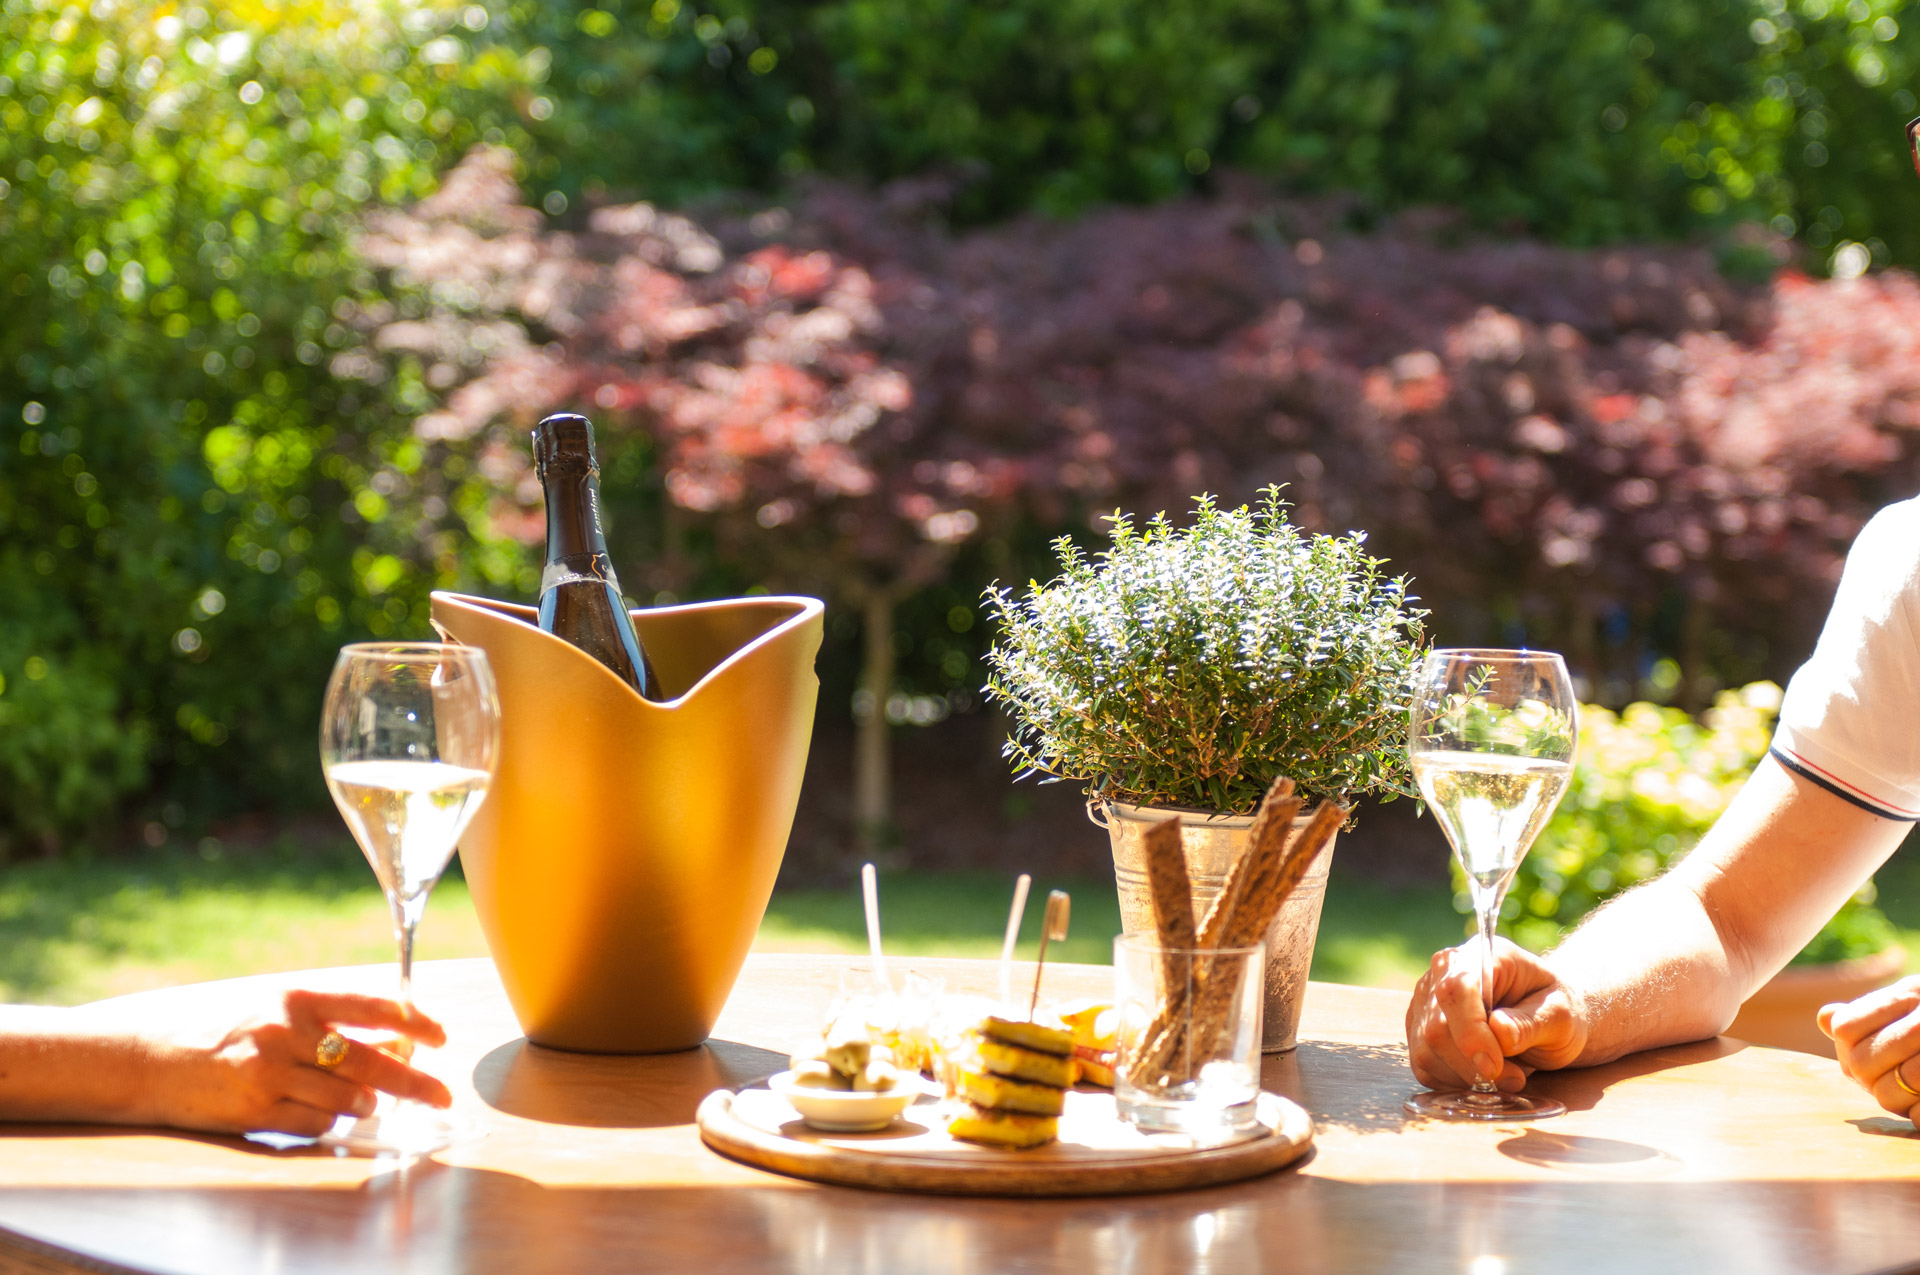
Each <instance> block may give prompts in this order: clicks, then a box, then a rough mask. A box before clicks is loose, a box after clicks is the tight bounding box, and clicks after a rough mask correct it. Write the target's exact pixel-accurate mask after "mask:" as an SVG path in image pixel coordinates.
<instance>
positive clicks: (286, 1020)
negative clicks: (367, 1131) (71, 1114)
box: [134, 990, 453, 1137]
mask: <svg viewBox="0 0 1920 1275" xmlns="http://www.w3.org/2000/svg"><path fill="white" fill-rule="evenodd" d="M338 1027H358V1028H373V1029H376V1030H379V1031H390V1032H394V1033H397V1034H398V1035H399V1037H400V1038H401V1039H400V1041H399V1044H400V1045H401V1046H403V1047H404V1051H405V1052H407V1053H411V1044H412V1042H415V1041H417V1042H419V1043H420V1044H423V1045H427V1046H435V1045H441V1044H445V1043H446V1038H447V1036H446V1032H445V1031H444V1030H442V1028H441V1026H440V1024H439V1023H437V1022H435V1021H434V1020H432V1019H431V1018H428V1017H426V1016H425V1015H424V1014H421V1013H420V1012H419V1011H418V1010H415V1011H413V1012H412V1013H408V1012H406V1010H404V1009H403V1008H402V1006H401V1005H400V1004H399V1002H397V1001H391V1000H387V999H385V998H383V997H378V996H354V995H348V994H345V993H333V992H310V991H298V990H296V991H291V992H288V993H287V994H286V995H285V996H284V997H282V999H281V1003H280V1006H279V1010H278V1012H277V1013H273V1014H268V1015H262V1016H260V1017H257V1018H254V1019H251V1020H249V1021H246V1022H242V1023H240V1024H238V1025H237V1026H232V1027H225V1028H219V1027H216V1028H214V1029H212V1030H210V1031H207V1032H202V1033H191V1032H187V1033H169V1034H167V1035H165V1036H159V1037H146V1038H143V1039H144V1040H145V1043H146V1045H147V1049H146V1057H145V1058H144V1059H142V1060H136V1065H139V1064H140V1063H144V1069H143V1071H142V1072H141V1073H140V1074H138V1075H137V1076H136V1077H135V1084H134V1091H135V1092H136V1093H137V1094H138V1095H139V1099H138V1100H137V1102H136V1114H135V1116H134V1119H136V1120H137V1121H140V1122H150V1123H156V1124H166V1125H173V1126H177V1127H179V1128H183V1129H199V1130H205V1131H207V1132H212V1133H248V1132H253V1131H256V1130H272V1131H274V1132H277V1133H290V1134H297V1135H300V1136H302V1137H316V1136H318V1135H320V1134H322V1133H325V1132H326V1131H327V1130H328V1129H329V1128H331V1127H332V1125H333V1122H334V1120H335V1118H336V1117H338V1116H341V1115H353V1116H366V1115H371V1114H372V1113H373V1107H374V1091H375V1090H376V1089H377V1090H383V1091H385V1092H387V1093H390V1094H394V1095H396V1096H397V1097H401V1098H413V1099H417V1100H419V1101H421V1102H425V1103H428V1104H430V1105H432V1106H436V1107H445V1106H448V1105H449V1104H451V1103H452V1101H453V1097H452V1095H451V1094H449V1093H448V1092H447V1087H446V1086H445V1085H443V1084H441V1083H440V1082H439V1081H438V1080H435V1079H434V1078H433V1077H432V1076H429V1075H427V1074H426V1073H425V1072H422V1071H416V1070H415V1069H414V1068H412V1067H409V1066H408V1065H407V1064H406V1063H404V1062H402V1061H401V1060H400V1059H399V1058H397V1057H395V1056H394V1053H389V1052H387V1051H386V1050H382V1049H378V1048H375V1047H374V1046H372V1045H369V1044H366V1043H364V1042H362V1041H357V1040H353V1041H349V1043H348V1045H347V1051H346V1054H345V1055H344V1056H343V1057H342V1058H341V1059H340V1061H339V1063H338V1064H337V1065H336V1066H334V1067H332V1068H324V1067H322V1066H320V1065H319V1062H318V1060H317V1059H318V1050H319V1047H320V1041H321V1038H322V1037H324V1036H325V1035H326V1034H327V1033H328V1032H329V1031H332V1030H334V1029H335V1028H338ZM395 1052H401V1051H399V1050H396V1051H395Z"/></svg>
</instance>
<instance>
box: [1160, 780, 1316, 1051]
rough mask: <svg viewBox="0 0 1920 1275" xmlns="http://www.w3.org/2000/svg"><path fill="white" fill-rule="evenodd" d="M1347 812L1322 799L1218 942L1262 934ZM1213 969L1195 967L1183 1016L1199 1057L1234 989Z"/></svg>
mask: <svg viewBox="0 0 1920 1275" xmlns="http://www.w3.org/2000/svg"><path fill="white" fill-rule="evenodd" d="M1347 813H1348V811H1347V807H1345V806H1341V805H1338V804H1336V803H1334V802H1331V801H1323V802H1321V803H1320V805H1319V807H1318V808H1317V809H1315V811H1314V812H1313V818H1312V819H1311V820H1310V821H1309V822H1308V823H1307V826H1306V827H1305V828H1304V829H1302V830H1301V832H1300V834H1299V835H1298V836H1295V837H1294V838H1292V840H1291V842H1290V843H1289V844H1288V845H1287V847H1286V849H1285V852H1284V854H1283V855H1282V857H1281V860H1280V862H1279V864H1278V865H1277V866H1276V870H1275V871H1274V872H1272V873H1271V874H1270V875H1268V876H1266V877H1265V878H1264V879H1263V880H1262V881H1260V882H1259V883H1258V884H1257V885H1256V886H1255V888H1254V889H1253V890H1251V891H1250V892H1249V893H1248V895H1247V897H1246V899H1245V900H1244V901H1243V903H1242V905H1241V907H1240V908H1238V909H1237V910H1236V911H1235V914H1234V916H1233V917H1232V919H1231V920H1230V921H1229V922H1228V925H1227V933H1226V940H1227V941H1226V942H1225V943H1223V944H1222V946H1226V947H1249V946H1251V945H1253V944H1254V943H1257V942H1259V941H1260V940H1261V939H1263V938H1265V937H1266V934H1267V930H1268V928H1269V927H1271V926H1272V925H1273V920H1274V918H1275V917H1277V916H1278V915H1280V907H1281V905H1282V904H1283V903H1285V902H1286V901H1287V896H1288V895H1290V894H1292V893H1293V891H1294V888H1295V887H1296V886H1298V885H1299V884H1300V879H1301V878H1302V877H1304V876H1306V874H1307V869H1308V868H1309V867H1311V866H1313V861H1314V859H1316V858H1317V857H1318V856H1319V854H1320V851H1321V849H1322V848H1324V847H1325V846H1326V844H1327V841H1328V839H1329V838H1330V837H1332V836H1333V834H1334V832H1335V831H1336V830H1337V829H1338V828H1339V827H1340V825H1341V824H1343V823H1345V822H1346V819H1347ZM1213 972H1214V971H1211V970H1201V971H1196V977H1195V979H1194V983H1195V986H1194V990H1193V996H1192V998H1191V1003H1190V1007H1189V1010H1188V1014H1187V1020H1186V1022H1187V1030H1188V1032H1189V1034H1190V1037H1191V1039H1192V1041H1193V1044H1194V1048H1193V1052H1194V1053H1198V1054H1199V1055H1200V1056H1201V1057H1206V1056H1208V1055H1210V1054H1211V1053H1212V1051H1213V1047H1214V1045H1215V1043H1216V1042H1217V1041H1218V1040H1219V1038H1220V1034H1221V1033H1222V1032H1224V1031H1225V1030H1226V1028H1227V1023H1228V1020H1229V1017H1230V1010H1231V1009H1232V1003H1233V995H1234V992H1235V991H1236V990H1237V987H1236V985H1235V980H1233V979H1230V978H1227V977H1224V975H1225V974H1226V972H1227V971H1226V970H1225V969H1221V970H1219V971H1218V972H1219V973H1220V974H1221V975H1222V977H1218V978H1215V977H1212V976H1211V975H1212V974H1213ZM1172 1044H1173V1048H1172V1049H1171V1050H1170V1056H1172V1055H1174V1054H1177V1053H1178V1052H1179V1050H1180V1046H1181V1042H1177V1041H1176V1042H1172Z"/></svg>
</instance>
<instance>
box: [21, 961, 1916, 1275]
mask: <svg viewBox="0 0 1920 1275" xmlns="http://www.w3.org/2000/svg"><path fill="white" fill-rule="evenodd" d="M855 964H856V962H854V961H852V960H851V959H849V958H845V957H820V956H755V957H752V958H751V959H750V961H749V963H748V965H747V968H746V972H745V973H744V974H743V975H742V977H741V979H740V983H739V986H738V987H737V988H736V989H735V991H734V994H733V998H732V999H731V1001H730V1002H729V1003H728V1006H727V1011H726V1014H725V1015H724V1016H723V1017H722V1018H721V1020H720V1024H719V1026H718V1028H717V1029H716V1030H715V1032H714V1038H713V1040H712V1041H710V1042H709V1043H708V1044H707V1045H705V1046H703V1047H702V1048H700V1049H697V1050H693V1051H691V1052H688V1053H683V1054H674V1055H665V1056H658V1057H642V1058H620V1057H600V1056H588V1055H577V1054H563V1053H555V1052H551V1051H548V1050H543V1049H540V1048H538V1047H535V1046H531V1045H529V1044H528V1043H527V1042H526V1041H525V1040H524V1039H523V1038H522V1037H521V1035H520V1031H519V1028H518V1027H517V1026H516V1025H515V1023H514V1021H513V1017H512V1015H511V1013H510V1012H509V1010H508V1008H507V1005H506V1001H505V999H504V997H503V996H502V994H501V991H500V985H499V982H498V980H497V979H496V978H495V976H494V972H493V967H492V966H491V964H489V963H488V962H486V961H445V962H434V963H430V964H427V965H423V966H422V967H421V969H420V971H419V974H418V986H419V997H420V1001H421V1003H422V1005H423V1006H425V1007H426V1008H428V1009H429V1010H430V1011H432V1012H434V1013H436V1014H438V1015H440V1016H441V1017H442V1018H443V1019H444V1021H446V1023H447V1024H448V1027H449V1029H450V1032H451V1034H452V1037H453V1039H452V1043H451V1044H449V1046H448V1047H447V1049H445V1050H444V1051H441V1053H440V1054H439V1056H438V1058H437V1059H436V1060H434V1061H433V1062H430V1063H429V1064H428V1065H429V1066H431V1067H432V1069H433V1070H435V1071H436V1072H438V1074H440V1075H441V1076H442V1077H444V1078H445V1079H447V1080H448V1081H449V1083H450V1084H452V1086H453V1088H454V1091H455V1094H456V1101H457V1103H458V1104H459V1106H460V1107H461V1108H462V1109H463V1110H464V1111H465V1112H466V1113H467V1114H469V1115H471V1116H472V1117H473V1118H474V1119H475V1120H477V1121H479V1122H480V1123H481V1124H483V1125H484V1126H485V1127H486V1129H487V1131H488V1133H487V1136H486V1137H485V1138H483V1139H481V1140H479V1141H477V1142H473V1143H470V1144H467V1145H464V1146H461V1147H459V1148H456V1149H455V1150H453V1151H450V1152H446V1153H443V1154H441V1155H439V1156H436V1157H434V1158H433V1159H431V1160H428V1161H423V1162H416V1163H414V1164H413V1165H411V1166H409V1167H405V1168H396V1167H394V1165H393V1164H392V1163H391V1162H385V1161H370V1160H354V1159H337V1158H334V1157H332V1156H330V1155H325V1154H321V1153H318V1152H317V1151H315V1150H313V1149H311V1148H296V1149H290V1150H274V1149H271V1148H269V1147H266V1146H263V1145H260V1144H258V1143H255V1142H251V1141H247V1140H243V1139H235V1138H216V1137H198V1136H192V1135H185V1134H173V1133H165V1132H152V1131H144V1130H116V1129H105V1128H79V1127H71V1126H66V1127H55V1126H13V1127H11V1128H7V1129H5V1130H4V1131H0V1272H14V1271H33V1272H48V1271H65V1270H86V1271H99V1270H115V1271H118V1270H133V1271H167V1272H174V1271H193V1272H227V1271H232V1272H257V1271H274V1272H312V1273H314V1275H341V1273H342V1272H354V1273H356V1275H359V1273H364V1272H384V1271H394V1272H400V1271H502V1272H519V1271H527V1272H550V1271H622V1270H662V1271H692V1272H711V1273H714V1275H718V1273H719V1272H736V1271H744V1272H754V1271H776V1272H807V1273H813V1272H818V1273H819V1275H869V1273H871V1275H893V1273H895V1272H917V1271H955V1272H958V1271H982V1272H1003V1271H1004V1272H1040V1271H1061V1272H1073V1273H1074V1275H1088V1273H1090V1272H1102V1273H1104V1272H1108V1271H1158V1270H1175V1271H1222V1272H1226V1271H1234V1272H1237V1271H1252V1270H1258V1269H1281V1268H1283V1269H1287V1270H1298V1271H1339V1272H1349V1271H1376V1270H1378V1271H1388V1270H1391V1271H1402V1270H1407V1271H1429V1270H1431V1271H1459V1272H1466V1273H1469V1275H1505V1273H1506V1272H1521V1271H1527V1272H1534V1271H1580V1272H1596V1271H1632V1272H1636V1273H1638V1272H1645V1271H1688V1272H1696V1271H1730V1272H1732V1271H1737V1272H1743V1273H1744V1275H1756V1273H1762V1272H1776V1271H1808V1272H1814V1271H1818V1272H1852V1271H1860V1272H1865V1271H1887V1270H1909V1269H1912V1270H1920V1139H1917V1138H1916V1135H1915V1132H1914V1129H1913V1127H1912V1126H1911V1125H1910V1124H1909V1123H1908V1122H1907V1121H1905V1120H1896V1119H1893V1118H1891V1117H1888V1116H1886V1115H1885V1114H1884V1113H1882V1112H1880V1111H1879V1110H1877V1109H1876V1108H1875V1106H1874V1105H1873V1103H1872V1102H1871V1101H1870V1100H1868V1098H1867V1097H1866V1095H1865V1094H1863V1093H1861V1092H1860V1091H1858V1090H1857V1089H1855V1088H1854V1087H1853V1086H1852V1085H1850V1084H1849V1083H1848V1082H1847V1081H1845V1080H1844V1079H1842V1077H1841V1076H1840V1073H1839V1071H1838V1069H1837V1067H1836V1066H1835V1064H1834V1063H1833V1062H1831V1061H1829V1060H1825V1059H1820V1058H1815V1057H1813V1056H1811V1055H1803V1054H1792V1053H1784V1052H1781V1051H1777V1050H1771V1049H1761V1048H1757V1047H1752V1046H1747V1045H1743V1044H1741V1043H1740V1042H1737V1041H1732V1040H1727V1039H1720V1040H1714V1041H1707V1042H1702V1043H1700V1044H1695V1045H1688V1046H1684V1047H1681V1048H1676V1049H1667V1050H1659V1051H1655V1052H1652V1053H1648V1054H1642V1055H1638V1056H1635V1057H1632V1058H1628V1059H1624V1060H1622V1061H1620V1062H1618V1063H1614V1064H1612V1065H1609V1066H1606V1067H1598V1068H1593V1069H1591V1070H1587V1071H1580V1072H1570V1073H1564V1074H1561V1075H1555V1076H1548V1077H1542V1078H1540V1079H1538V1080H1537V1081H1536V1082H1535V1083H1536V1085H1537V1087H1538V1088H1539V1089H1540V1090H1542V1091H1544V1092H1547V1093H1551V1094H1553V1095H1554V1096H1556V1097H1558V1098H1560V1099H1561V1100H1562V1101H1564V1102H1565V1103H1566V1104H1567V1105H1568V1107H1570V1108H1571V1111H1570V1113H1569V1114H1568V1115H1566V1116H1565V1117H1562V1118H1561V1119H1558V1120H1553V1121H1548V1122H1545V1123H1542V1124H1539V1125H1534V1126H1525V1125H1490V1126H1488V1125H1463V1124H1442V1123H1432V1122H1425V1121H1419V1120H1415V1119H1413V1118H1410V1117H1408V1116H1406V1115H1405V1114H1403V1112H1402V1110H1401V1105H1400V1104H1401V1101H1402V1099H1403V1098H1404V1097H1405V1096H1406V1094H1407V1093H1408V1092H1409V1090H1410V1088H1411V1087H1412V1079H1411V1076H1410V1074H1409V1073H1408V1071H1407V1067H1406V1059H1405V1052H1404V1049H1403V1047H1402V1044H1401V1028H1400V1018H1401V1015H1402V1013H1403V1011H1404V1007H1405V999H1406V998H1405V996H1404V994H1402V993H1396V992H1385V991H1378V990H1371V989H1365V988H1352V987H1338V986H1332V985H1325V984H1315V985H1314V986H1313V988H1312V990H1311V992H1310V993H1309V995H1308V998H1307V1002H1306V1013H1305V1021H1304V1023H1303V1024H1302V1028H1301V1044H1300V1047H1299V1049H1298V1051H1297V1052H1295V1053H1293V1054H1289V1055H1284V1056H1280V1057H1276V1058H1271V1059H1269V1060H1268V1062H1267V1066H1266V1083H1267V1086H1268V1087H1269V1088H1271V1089H1274V1090H1276V1091H1278V1092H1280V1093H1284V1094H1287V1095H1289V1096H1291V1097H1293V1098H1294V1099H1296V1100H1297V1101H1299V1102H1300V1103H1301V1104H1302V1105H1304V1106H1305V1107H1306V1108H1307V1110H1308V1111H1310V1112H1311V1113H1312V1114H1313V1117H1314V1120H1315V1122H1316V1125H1317V1130H1318V1132H1317V1146H1316V1150H1315V1152H1314V1153H1313V1154H1312V1155H1311V1156H1310V1157H1309V1158H1308V1159H1307V1160H1306V1161H1305V1162H1304V1163H1302V1164H1301V1165H1299V1166H1297V1167H1295V1168H1291V1169H1287V1170H1283V1171H1281V1172H1279V1173H1277V1174H1274V1175H1272V1176H1270V1177H1266V1178H1261V1179H1257V1180H1254V1181H1251V1182H1246V1183H1242V1184H1239V1185H1236V1186H1230V1187H1220V1188H1213V1189H1208V1190H1202V1191H1191V1192H1181V1193H1175V1194H1168V1195H1154V1196H1133V1197H1125V1198H1104V1199H1079V1200H1072V1199H1069V1200H992V1199H960V1198H948V1197H937V1196H913V1195H899V1194H883V1193H879V1192H871V1191H862V1190H855V1189H848V1188H838V1187H822V1186H815V1185H812V1184H809V1183H805V1182H799V1181H794V1180H790V1179H787V1178H782V1177H778V1176H775V1175H773V1174H769V1173H764V1172H761V1171H759V1170H755V1169H750V1168H747V1167H744V1166H742V1165H739V1164H735V1163H733V1162H731V1161H729V1160H726V1159H724V1158H722V1157H720V1156H718V1155H716V1154H714V1153H713V1152H712V1151H710V1150H708V1149H707V1148H706V1147H705V1146H704V1145H703V1144H702V1143H701V1141H700V1139H699V1136H698V1134H697V1133H696V1131H695V1129H694V1127H693V1124H692V1120H693V1112H694V1108H695V1106H696V1105H697V1104H698V1103H699V1101H700V1099H701V1098H702V1097H703V1096H705V1095H706V1094H707V1093H708V1092H709V1091H711V1090H713V1089H715V1088H719V1087H722V1086H741V1085H745V1084H747V1083H750V1082H752V1081H754V1080H757V1079H759V1078H761V1077H763V1076H766V1075H768V1074H770V1073H772V1072H774V1071H776V1070H779V1069H780V1068H781V1067H783V1066H784V1065H785V1061H786V1055H787V1052H788V1051H789V1050H790V1049H791V1048H793V1047H794V1046H796V1045H798V1044H801V1043H803V1042H804V1041H806V1039H807V1037H808V1036H809V1035H810V1034H811V1033H813V1032H816V1031H817V1030H818V1024H819V1021H820V1017H821V1015H822V1013H823V1011H824V1010H825V1008H826V1006H827V1003H828V1001H829V1000H830V999H831V997H832V996H833V995H834V993H835V991H836V990H837V987H838V980H839V973H840V971H841V970H842V969H845V968H849V967H851V966H854V965H855ZM902 964H907V965H910V966H911V967H912V968H916V969H920V970H922V971H924V972H926V973H927V974H929V975H932V976H935V977H938V978H941V979H943V980H944V981H945V982H946V984H947V986H948V987H949V988H951V989H955V990H977V991H983V992H984V991H988V990H990V989H991V987H992V985H993V982H994V979H995V974H994V966H993V965H992V964H991V963H988V962H980V961H935V960H916V961H912V962H902ZM392 979H393V970H392V967H391V966H382V967H366V968H358V969H345V970H323V971H311V972H308V973H305V974H299V975H279V976H272V977H265V978H254V979H238V980H234V981H231V982H225V983H210V984H201V985H198V986H194V987H182V988H172V989H168V990H166V991H161V992H150V993H145V994H142V995H140V996H136V997H127V998H124V999H122V1000H121V1001H119V1002H117V1005H118V1006H119V1007H120V1008H122V1009H123V1010H124V1011H126V1012H129V1013H139V1014H153V1015H156V1016H158V1017H162V1018H173V1017H178V1016H180V1015H185V1014H199V1013H207V1012H212V1013H215V1014H224V1015H232V1014H234V1013H237V1012H239V1011H240V1010H241V1008H242V1007H243V1005H244V1004H245V1003H246V1002H247V1001H248V1000H249V999H250V998H252V997H262V996H268V995H271V994H272V993H273V992H274V991H275V990H276V989H279V988H284V987H286V986H289V985H293V984H296V983H297V984H305V985H308V986H325V987H337V988H353V989H362V990H372V991H382V992H384V991H386V990H388V989H390V987H391V986H392ZM1110 979H1111V973H1110V971H1108V970H1106V969H1104V968H1100V967H1094V966H1061V967H1057V968H1050V969H1049V972H1048V975H1047V980H1048V989H1049V993H1050V994H1052V995H1057V996H1065V995H1070V994H1087V993H1099V992H1102V991H1104V990H1106V989H1107V988H1108V987H1109V986H1110Z"/></svg>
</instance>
